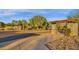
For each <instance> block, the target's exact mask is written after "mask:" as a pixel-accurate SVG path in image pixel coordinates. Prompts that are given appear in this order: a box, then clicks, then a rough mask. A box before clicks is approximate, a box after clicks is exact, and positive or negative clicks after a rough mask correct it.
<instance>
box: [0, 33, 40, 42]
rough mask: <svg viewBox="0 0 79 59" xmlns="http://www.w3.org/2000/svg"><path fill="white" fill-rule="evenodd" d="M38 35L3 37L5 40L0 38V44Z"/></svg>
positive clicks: (27, 34)
mask: <svg viewBox="0 0 79 59" xmlns="http://www.w3.org/2000/svg"><path fill="white" fill-rule="evenodd" d="M38 35H39V34H36V33H24V34H17V35H13V36H9V37H5V38H0V43H2V42H7V41H12V40H18V39H23V38H27V37H30V36H38Z"/></svg>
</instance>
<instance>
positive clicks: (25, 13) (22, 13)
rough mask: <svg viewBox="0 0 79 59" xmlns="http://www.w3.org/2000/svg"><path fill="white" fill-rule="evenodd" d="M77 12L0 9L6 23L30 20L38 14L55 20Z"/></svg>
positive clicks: (1, 16)
mask: <svg viewBox="0 0 79 59" xmlns="http://www.w3.org/2000/svg"><path fill="white" fill-rule="evenodd" d="M75 12H76V10H74V9H0V21H3V22H6V23H7V22H11V21H12V20H19V19H25V20H27V21H28V20H29V19H30V18H32V17H33V16H36V15H40V16H44V17H46V19H47V20H48V21H55V20H63V19H66V18H67V16H69V15H70V14H73V13H75Z"/></svg>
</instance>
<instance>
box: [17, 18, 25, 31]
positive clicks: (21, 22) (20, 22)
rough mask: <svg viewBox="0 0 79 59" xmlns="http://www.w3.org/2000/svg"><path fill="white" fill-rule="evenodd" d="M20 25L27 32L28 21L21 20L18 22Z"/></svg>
mask: <svg viewBox="0 0 79 59" xmlns="http://www.w3.org/2000/svg"><path fill="white" fill-rule="evenodd" d="M18 25H20V26H21V30H25V29H26V26H27V22H26V20H23V19H21V20H19V21H18Z"/></svg>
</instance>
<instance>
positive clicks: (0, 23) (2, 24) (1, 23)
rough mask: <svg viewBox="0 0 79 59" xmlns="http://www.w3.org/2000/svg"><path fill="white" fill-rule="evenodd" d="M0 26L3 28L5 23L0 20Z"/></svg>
mask: <svg viewBox="0 0 79 59" xmlns="http://www.w3.org/2000/svg"><path fill="white" fill-rule="evenodd" d="M0 27H1V30H4V27H5V23H4V22H0Z"/></svg>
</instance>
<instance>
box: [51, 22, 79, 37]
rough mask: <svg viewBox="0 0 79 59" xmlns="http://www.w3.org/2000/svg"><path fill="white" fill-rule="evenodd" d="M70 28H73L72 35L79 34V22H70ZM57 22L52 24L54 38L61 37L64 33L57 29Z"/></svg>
mask: <svg viewBox="0 0 79 59" xmlns="http://www.w3.org/2000/svg"><path fill="white" fill-rule="evenodd" d="M67 26H68V28H70V29H71V33H70V35H71V36H73V35H78V24H77V23H68V25H67ZM56 29H57V28H56V24H52V34H53V37H54V38H59V37H62V36H63V34H61V33H59V32H58V31H57V30H56Z"/></svg>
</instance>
